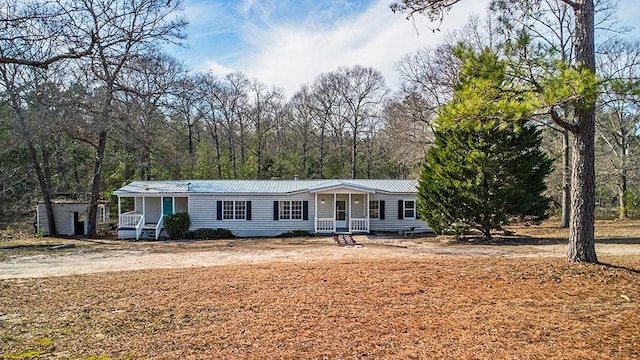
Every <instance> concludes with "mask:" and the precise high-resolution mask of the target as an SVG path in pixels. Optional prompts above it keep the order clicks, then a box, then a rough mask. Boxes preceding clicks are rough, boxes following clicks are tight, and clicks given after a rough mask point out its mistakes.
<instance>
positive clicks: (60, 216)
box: [36, 199, 109, 236]
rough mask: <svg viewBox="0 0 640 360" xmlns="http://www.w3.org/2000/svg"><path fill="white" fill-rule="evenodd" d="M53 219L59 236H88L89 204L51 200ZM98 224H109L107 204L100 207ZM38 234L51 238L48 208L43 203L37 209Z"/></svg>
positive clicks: (66, 200)
mask: <svg viewBox="0 0 640 360" xmlns="http://www.w3.org/2000/svg"><path fill="white" fill-rule="evenodd" d="M51 207H52V209H53V219H54V221H55V223H56V231H57V232H58V235H64V236H74V235H86V234H87V230H88V227H89V216H88V214H89V204H88V203H86V202H81V201H75V200H68V199H53V200H51ZM96 217H97V219H96V224H98V225H103V224H104V225H108V224H109V207H108V206H107V205H106V204H99V205H98V213H97V214H96ZM36 233H39V234H42V235H44V236H49V219H48V218H47V208H46V206H45V205H44V203H43V202H40V203H38V206H37V207H36Z"/></svg>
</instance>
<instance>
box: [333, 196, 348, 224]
mask: <svg viewBox="0 0 640 360" xmlns="http://www.w3.org/2000/svg"><path fill="white" fill-rule="evenodd" d="M346 227H347V202H346V201H343V200H337V201H336V228H346Z"/></svg>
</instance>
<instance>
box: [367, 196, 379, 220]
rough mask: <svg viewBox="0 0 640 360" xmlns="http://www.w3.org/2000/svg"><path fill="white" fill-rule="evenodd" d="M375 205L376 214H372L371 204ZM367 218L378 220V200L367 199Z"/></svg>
mask: <svg viewBox="0 0 640 360" xmlns="http://www.w3.org/2000/svg"><path fill="white" fill-rule="evenodd" d="M374 203H375V204H377V205H376V209H375V210H376V212H375V213H376V216H375V217H374V216H373V211H372V210H371V204H374ZM369 219H374V220H379V219H380V200H369Z"/></svg>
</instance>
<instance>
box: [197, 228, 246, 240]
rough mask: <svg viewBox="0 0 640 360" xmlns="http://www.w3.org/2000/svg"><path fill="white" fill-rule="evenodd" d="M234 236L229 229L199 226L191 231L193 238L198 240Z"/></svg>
mask: <svg viewBox="0 0 640 360" xmlns="http://www.w3.org/2000/svg"><path fill="white" fill-rule="evenodd" d="M234 237H236V236H235V235H234V234H233V233H232V232H231V230H229V229H222V228H218V229H210V228H200V229H197V230H195V231H194V232H193V238H194V239H198V240H217V239H231V238H234Z"/></svg>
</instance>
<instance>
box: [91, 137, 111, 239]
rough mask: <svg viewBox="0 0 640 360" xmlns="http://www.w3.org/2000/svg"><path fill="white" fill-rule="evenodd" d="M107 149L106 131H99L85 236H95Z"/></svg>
mask: <svg viewBox="0 0 640 360" xmlns="http://www.w3.org/2000/svg"><path fill="white" fill-rule="evenodd" d="M106 147H107V130H104V129H103V130H102V131H100V137H99V139H98V148H97V149H96V150H97V151H96V160H95V166H94V169H93V180H92V182H91V200H90V202H89V227H88V229H87V236H96V233H97V230H98V228H97V217H98V202H99V201H100V187H101V183H100V182H101V180H102V159H104V151H105V148H106Z"/></svg>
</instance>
